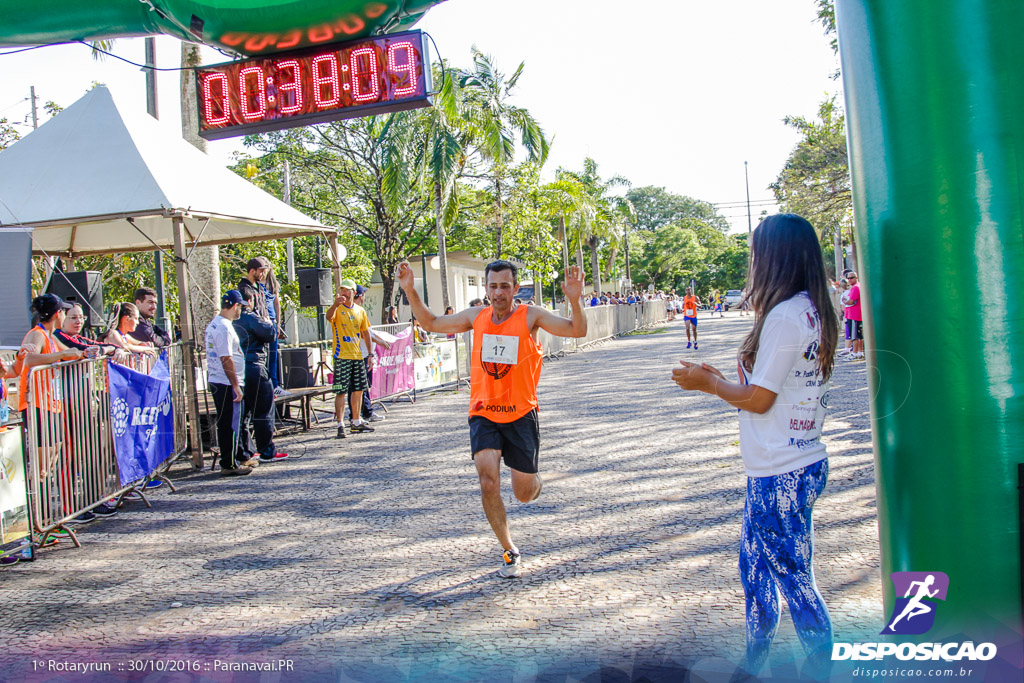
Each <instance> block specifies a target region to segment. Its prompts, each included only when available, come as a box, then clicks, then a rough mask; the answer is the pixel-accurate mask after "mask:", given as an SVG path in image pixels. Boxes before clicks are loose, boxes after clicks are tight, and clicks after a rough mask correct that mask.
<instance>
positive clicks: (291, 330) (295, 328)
mask: <svg viewBox="0 0 1024 683" xmlns="http://www.w3.org/2000/svg"><path fill="white" fill-rule="evenodd" d="M284 203H285V204H288V205H289V206H290V205H291V203H292V166H291V164H290V163H289V162H288V160H287V159H285V160H284ZM284 246H285V254H286V255H287V268H288V282H295V242H294V240H293V239H292V238H291V237H289V238H288V239H287V240H285V243H284ZM281 312H282V314H283V315H284V317H285V333H286V334H287V335H288V340H289V341H290V342H291V343H292V344H298V343H299V319H298V316H297V314H296V312H295V311H285V310H284V309H282V311H281Z"/></svg>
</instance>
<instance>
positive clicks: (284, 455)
mask: <svg viewBox="0 0 1024 683" xmlns="http://www.w3.org/2000/svg"><path fill="white" fill-rule="evenodd" d="M287 459H288V454H287V453H281V452H280V451H279V452H277V453H274V454H273V455H271V456H269V457H267V456H265V455H261V456H260V462H280V461H281V460H287Z"/></svg>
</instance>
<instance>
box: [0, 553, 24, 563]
mask: <svg viewBox="0 0 1024 683" xmlns="http://www.w3.org/2000/svg"><path fill="white" fill-rule="evenodd" d="M20 559H21V558H20V557H18V556H16V555H8V556H7V557H0V565H11V564H18V560H20Z"/></svg>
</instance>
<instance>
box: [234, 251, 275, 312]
mask: <svg viewBox="0 0 1024 683" xmlns="http://www.w3.org/2000/svg"><path fill="white" fill-rule="evenodd" d="M270 267H271V263H270V259H268V258H267V257H266V256H257V257H255V258H251V259H249V262H248V263H246V264H245V277H243V278H242V279H241V280H239V281H238V291H239V293H241V295H242V298H243V299H245V300H247V301H248V300H249V298H250V297H249V293H250V292H252V301H253V302H254V305H253V309H252V310H253V313H255V314H256V315H257V316H259V317H260V318H267V317H269V315H268V314H267V298H266V294H264V292H263V290H261V289H260V285H262V284H263V283H264V282H266V280H267V273H268V272H270Z"/></svg>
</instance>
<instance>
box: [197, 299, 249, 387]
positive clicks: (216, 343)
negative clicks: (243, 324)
mask: <svg viewBox="0 0 1024 683" xmlns="http://www.w3.org/2000/svg"><path fill="white" fill-rule="evenodd" d="M228 356H230V357H231V358H232V359H233V360H234V361H235V376H236V377H238V386H240V387H241V386H244V385H245V356H244V355H242V345H241V344H240V343H239V341H238V333H237V332H235V328H234V326H233V325H232V324H231V321H230V320H228V319H227V318H225V317H224V316H221V315H218V316H216V317H215V318H214V319H213V320H212V321H211V322H210V324H209V325H207V326H206V371H207V374H208V375H209V381H210V384H225V385H227V386H231V381H230V380H228V376H227V374H225V372H224V364H223V363H221V360H220V359H221V358H227V357H228Z"/></svg>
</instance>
